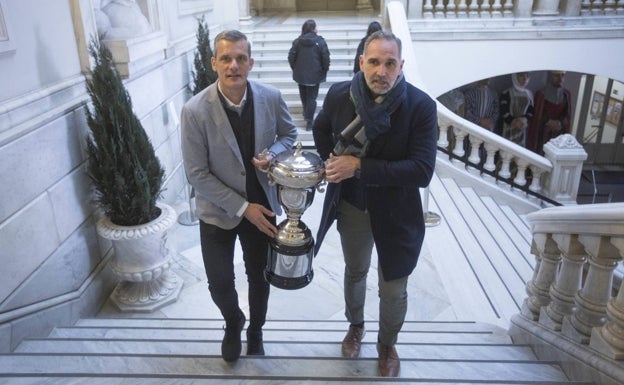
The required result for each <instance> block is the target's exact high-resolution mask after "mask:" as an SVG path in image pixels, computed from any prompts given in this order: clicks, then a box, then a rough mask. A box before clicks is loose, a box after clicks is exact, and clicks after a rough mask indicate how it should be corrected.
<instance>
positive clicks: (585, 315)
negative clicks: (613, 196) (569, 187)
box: [521, 203, 624, 360]
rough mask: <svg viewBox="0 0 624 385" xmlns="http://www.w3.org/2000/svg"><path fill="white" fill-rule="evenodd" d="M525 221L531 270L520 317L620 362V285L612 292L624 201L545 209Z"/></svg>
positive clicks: (623, 323) (623, 285) (623, 232)
mask: <svg viewBox="0 0 624 385" xmlns="http://www.w3.org/2000/svg"><path fill="white" fill-rule="evenodd" d="M527 221H528V222H529V224H530V226H531V228H532V232H533V247H532V250H531V252H532V253H533V254H534V255H535V259H536V266H535V271H534V275H533V278H532V279H531V280H530V281H529V282H528V283H527V286H526V290H527V293H528V297H527V298H526V300H525V302H524V305H523V308H522V312H521V314H522V316H523V317H525V318H526V319H528V320H530V321H533V322H536V323H539V324H540V325H542V326H544V327H545V328H547V329H549V330H551V331H553V332H556V333H560V335H561V336H562V337H565V339H567V341H574V342H575V343H576V344H578V346H579V348H580V349H581V348H582V349H593V350H595V351H598V352H600V353H602V354H604V355H605V356H607V357H608V358H610V359H613V360H624V281H622V280H621V279H620V280H618V281H619V282H620V286H619V287H617V288H615V290H614V288H613V283H614V272H615V269H616V267H617V266H618V264H619V263H621V261H622V257H623V256H624V203H609V204H595V205H583V206H568V207H551V208H547V209H543V210H540V211H537V212H534V213H531V214H529V215H528V216H527ZM614 293H616V294H615V295H614Z"/></svg>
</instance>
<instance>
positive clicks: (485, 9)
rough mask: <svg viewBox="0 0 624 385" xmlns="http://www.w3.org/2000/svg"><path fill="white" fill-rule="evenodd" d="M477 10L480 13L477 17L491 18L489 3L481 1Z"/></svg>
mask: <svg viewBox="0 0 624 385" xmlns="http://www.w3.org/2000/svg"><path fill="white" fill-rule="evenodd" d="M475 3H476V1H475ZM479 8H480V9H481V11H480V12H479V16H481V17H482V18H484V19H486V18H487V19H489V18H490V17H492V5H490V2H489V1H482V2H481V6H480V7H479Z"/></svg>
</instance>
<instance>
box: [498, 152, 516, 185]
mask: <svg viewBox="0 0 624 385" xmlns="http://www.w3.org/2000/svg"><path fill="white" fill-rule="evenodd" d="M500 155H501V168H500V170H499V171H498V176H500V177H501V178H503V179H507V178H510V177H511V169H510V166H511V160H512V159H513V154H511V153H509V152H504V151H501V154H500Z"/></svg>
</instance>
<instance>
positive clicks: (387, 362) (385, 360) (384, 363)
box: [377, 342, 401, 377]
mask: <svg viewBox="0 0 624 385" xmlns="http://www.w3.org/2000/svg"><path fill="white" fill-rule="evenodd" d="M377 353H379V373H380V374H381V376H382V377H398V376H399V371H401V360H399V355H398V353H397V351H396V349H395V347H394V345H392V346H388V345H384V344H382V343H381V342H377Z"/></svg>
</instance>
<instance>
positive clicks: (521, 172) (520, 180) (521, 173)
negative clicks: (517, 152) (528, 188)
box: [514, 158, 529, 186]
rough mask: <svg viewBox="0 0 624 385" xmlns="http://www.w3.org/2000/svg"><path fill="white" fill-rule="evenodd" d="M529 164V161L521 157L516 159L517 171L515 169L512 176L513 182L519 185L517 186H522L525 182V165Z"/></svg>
mask: <svg viewBox="0 0 624 385" xmlns="http://www.w3.org/2000/svg"><path fill="white" fill-rule="evenodd" d="M528 166H529V163H528V162H527V161H526V160H523V159H520V158H518V159H516V167H517V171H516V177H515V178H514V183H515V184H517V185H519V186H524V185H525V184H526V182H527V180H526V170H527V167H528Z"/></svg>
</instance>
